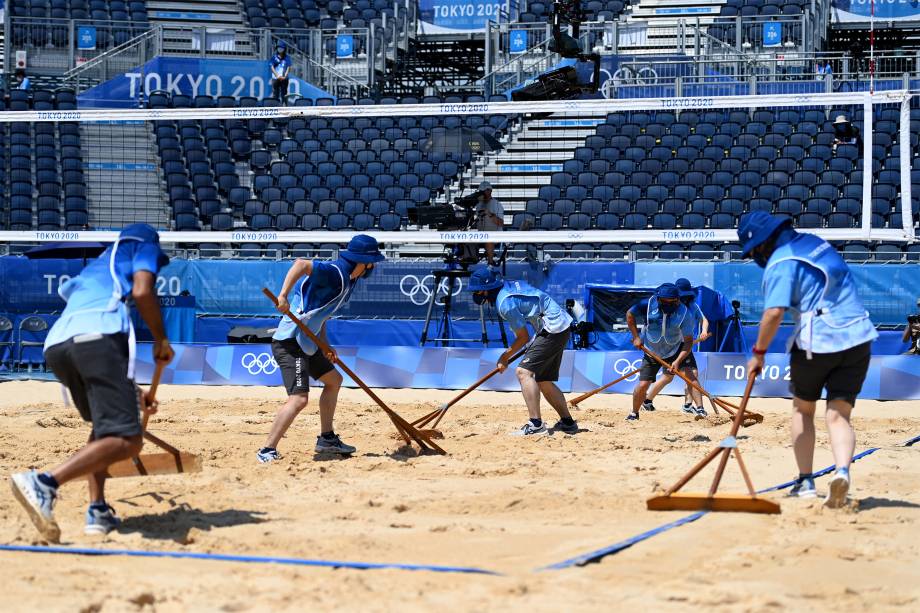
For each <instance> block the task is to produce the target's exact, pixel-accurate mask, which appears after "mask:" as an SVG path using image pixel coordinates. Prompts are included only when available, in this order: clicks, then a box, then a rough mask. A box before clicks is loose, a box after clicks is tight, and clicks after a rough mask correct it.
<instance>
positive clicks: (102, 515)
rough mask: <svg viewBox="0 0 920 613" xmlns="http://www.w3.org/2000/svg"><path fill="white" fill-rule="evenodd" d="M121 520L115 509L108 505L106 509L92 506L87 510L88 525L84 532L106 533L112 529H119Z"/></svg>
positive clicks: (92, 533)
mask: <svg viewBox="0 0 920 613" xmlns="http://www.w3.org/2000/svg"><path fill="white" fill-rule="evenodd" d="M120 525H121V520H120V519H118V517H117V516H116V515H115V509H113V508H112V507H110V506H108V505H106V507H105V509H100V508H99V507H95V506H92V505H91V506H90V507H89V508H88V509H87V510H86V526H85V527H84V528H83V534H90V535H105V534H108V533H109V532H111V531H112V530H117V529H118V526H120Z"/></svg>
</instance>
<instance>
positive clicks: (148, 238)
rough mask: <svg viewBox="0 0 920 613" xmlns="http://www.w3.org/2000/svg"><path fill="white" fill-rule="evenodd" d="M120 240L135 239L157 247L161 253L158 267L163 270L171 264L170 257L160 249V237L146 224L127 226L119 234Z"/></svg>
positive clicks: (158, 256)
mask: <svg viewBox="0 0 920 613" xmlns="http://www.w3.org/2000/svg"><path fill="white" fill-rule="evenodd" d="M118 239H119V240H124V239H128V240H132V239H133V240H138V241H141V242H144V243H150V244H153V245H156V246H157V249H158V250H159V252H160V253H159V254H158V255H157V266H158V267H159V268H163V267H164V266H166V265H167V264H169V256H168V255H166V254H165V253H163V250H162V249H161V248H160V235H159V233H158V232H157V231H156V229H155V228H154V227H153V226H151V225H148V224H145V223H133V224H131V225H129V226H125V227H124V228H122V230H121V232H119V233H118Z"/></svg>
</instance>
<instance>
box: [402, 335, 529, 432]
mask: <svg viewBox="0 0 920 613" xmlns="http://www.w3.org/2000/svg"><path fill="white" fill-rule="evenodd" d="M526 351H527V348H526V347H525V348H524V349H521V350H520V351H518V352H517V353H515V354H514V355H513V356H511V359H510V360H508V364H511V363H512V362H516V361H517V360H518V359H520V357H521V356H522V355H524V353H525V352H526ZM498 373H499V370H498V367H497V366H496V367H495V368H493V369H492V370H490V371H489V372H488V373H486V374H485V375H483V376H482V377H480V378H479V379H478V380H477V381H476V382H475V383H473V384H472V385H471V386H469V387H468V388H466V389H465V390H463V391H462V392H460V393H459V394H457V395H456V396H454V397H453V398H452V399H450V400H449V401H447V402H445V403H444V404H442V405H441V406H440V407H438V408H437V409H435V410H434V411H432V412H431V413H428V414H427V415H423V416H422V417H419V418H418V419H416V420H415V421H414V422H412V425H413V426H415V427H416V428H425V427H426V426H427V429H425V430H419V431H420V432H424V433H426V434H428V435H429V436H431V437H432V438H444V434H442V433H441V431H440V430H437V429H436V428H437V427H438V424H439V423H441V419H443V418H444V415H445V414H446V413H447V409H449V408H450V407H452V406H454V405H455V404H457V403H458V402H460V401H461V400H463V399H464V398H466V396H467V395H469V393H470V392H472V391H473V390H475V389H476V388H477V387H479V386H480V385H482V384H483V383H485V382H486V381H488V380H489V379H491V378H492V377H494V376H495V375H497V374H498Z"/></svg>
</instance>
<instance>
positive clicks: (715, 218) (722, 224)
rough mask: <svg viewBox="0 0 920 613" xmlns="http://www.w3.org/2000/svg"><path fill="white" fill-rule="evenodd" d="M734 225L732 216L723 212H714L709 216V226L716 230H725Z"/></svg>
mask: <svg viewBox="0 0 920 613" xmlns="http://www.w3.org/2000/svg"><path fill="white" fill-rule="evenodd" d="M734 226H735V220H734V217H732V216H731V215H727V214H725V213H715V214H714V215H712V217H710V218H709V227H710V228H713V229H717V230H727V229H731V228H733V227H734Z"/></svg>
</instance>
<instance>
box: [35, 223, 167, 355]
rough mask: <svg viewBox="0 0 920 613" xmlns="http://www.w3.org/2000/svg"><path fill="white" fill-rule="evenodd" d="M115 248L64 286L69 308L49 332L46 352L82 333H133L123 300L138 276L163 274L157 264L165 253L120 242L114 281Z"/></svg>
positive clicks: (140, 244)
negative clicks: (149, 273) (145, 272)
mask: <svg viewBox="0 0 920 613" xmlns="http://www.w3.org/2000/svg"><path fill="white" fill-rule="evenodd" d="M113 247H114V245H113V246H111V247H109V248H108V249H106V250H105V251H104V252H103V253H102V255H100V256H99V257H98V258H96V259H95V260H93V262H91V263H90V264H89V265H88V266H87V267H86V268H84V269H83V272H81V273H80V274H79V275H78V276H76V277H74V278H73V279H71V280H69V281H68V282H67V283H65V284H63V285H62V286H61V288H60V290H59V293H60V294H61V297H62V298H64V300H66V301H67V306H66V307H65V308H64V312H63V313H61V318H60V319H58V320H57V322H55V324H54V325H53V326H52V327H51V330H50V331H49V332H48V337H47V338H46V339H45V349H47V348H48V347H52V346H54V345H57V344H59V343H63V342H64V341H67V340H69V339H71V338H73V337H74V336H78V335H80V334H92V333H98V334H118V333H120V332H123V333H128V332H129V330H130V326H131V318H130V313H129V309H128V307H127V305H125V303H124V302H123V300H124V299H125V298H127V297H128V296H129V295H130V294H131V290H132V289H133V287H134V274H135V273H137V272H139V271H147V272H151V273H153V274H154V275H156V274H157V273H158V272H159V271H160V269H159V266H158V264H157V261H158V259H159V257H160V254H161V253H162V252H161V251H160V246H159V245H157V244H155V243H149V242H140V241H134V240H123V241H121V242H119V243H118V251H117V253H116V254H115V262H114V273H115V277H114V278H113V276H112V249H113ZM116 280H117V283H118V287H117V288H116V287H115V283H116Z"/></svg>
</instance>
